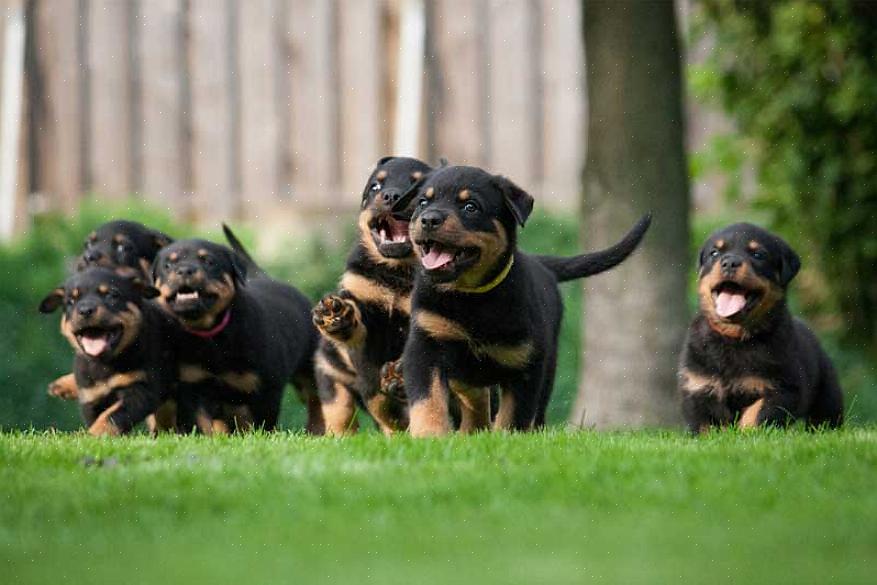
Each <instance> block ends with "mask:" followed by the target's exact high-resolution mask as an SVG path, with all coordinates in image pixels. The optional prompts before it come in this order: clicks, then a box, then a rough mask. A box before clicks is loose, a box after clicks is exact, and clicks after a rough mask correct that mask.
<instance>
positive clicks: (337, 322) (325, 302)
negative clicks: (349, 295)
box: [313, 295, 356, 333]
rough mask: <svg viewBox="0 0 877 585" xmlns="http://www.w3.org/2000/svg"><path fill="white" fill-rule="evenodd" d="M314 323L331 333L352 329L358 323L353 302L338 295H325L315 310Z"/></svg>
mask: <svg viewBox="0 0 877 585" xmlns="http://www.w3.org/2000/svg"><path fill="white" fill-rule="evenodd" d="M313 319H314V325H316V326H317V327H319V328H320V329H322V330H324V331H327V332H329V333H335V332H339V331H344V330H345V329H350V328H352V327H353V326H354V325H355V324H356V311H355V308H354V305H353V302H352V301H350V300H348V299H344V298H341V297H339V296H337V295H328V296H325V297H323V298H322V299H321V300H320V302H319V303H317V306H316V307H314V310H313Z"/></svg>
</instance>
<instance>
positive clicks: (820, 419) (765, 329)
mask: <svg viewBox="0 0 877 585" xmlns="http://www.w3.org/2000/svg"><path fill="white" fill-rule="evenodd" d="M799 268H800V260H799V258H798V255H797V254H796V253H795V252H794V251H793V250H792V249H791V248H790V247H789V246H788V244H786V242H784V241H783V240H781V239H780V238H778V237H777V236H775V235H773V234H771V233H769V232H767V231H765V230H763V229H761V228H759V227H756V226H754V225H751V224H746V223H740V224H734V225H731V226H728V227H726V228H724V229H722V230H719V231H717V232H716V233H714V234H713V235H712V236H710V237H709V239H708V240H707V241H706V243H705V244H704V246H703V248H702V249H701V252H700V257H699V290H698V292H699V298H700V306H701V310H700V312H699V314H698V315H697V316H696V317H695V319H694V322H693V323H692V324H691V327H690V328H689V331H688V336H687V339H686V341H685V345H684V347H683V351H682V355H681V359H680V370H679V377H680V392H681V395H682V405H683V412H684V414H685V419H686V423H687V425H688V427H689V429H690V430H691V431H692V432H698V431H703V430H705V429H706V428H707V427H709V426H712V425H720V426H721V425H730V424H734V423H735V422H736V423H738V424H740V425H741V426H756V425H786V424H788V423H790V422H792V421H795V420H804V421H806V422H807V424H808V425H812V426H819V425H823V424H826V425H828V426H831V427H835V426H838V425H840V424H841V423H842V421H843V393H842V392H841V389H840V385H839V383H838V380H837V375H836V374H835V371H834V367H833V366H832V364H831V360H830V359H829V358H828V356H827V354H826V353H825V351H824V350H823V349H822V348H821V347H820V345H819V341H818V340H817V339H816V336H815V335H814V334H813V332H812V331H810V329H809V328H808V327H807V326H806V325H805V324H804V323H803V322H802V321H800V320H798V319H795V318H793V317H792V316H791V314H790V313H789V310H788V307H787V305H786V300H785V297H786V290H787V287H788V285H789V283H790V281H791V280H792V279H793V278H794V276H795V274H796V273H797V272H798V269H799ZM720 294H725V295H726V296H725V299H728V298H738V299H741V300H740V301H739V303H738V304H737V305H731V304H730V303H727V304H726V305H725V306H726V307H730V308H726V309H725V310H724V312H720V309H719V307H720V304H721V301H720V297H719V295H720ZM728 295H730V296H728ZM744 297H745V304H743V301H742V299H743V298H744ZM741 306H742V308H739V307H741ZM731 311H736V312H733V313H732V314H727V313H730V312H731Z"/></svg>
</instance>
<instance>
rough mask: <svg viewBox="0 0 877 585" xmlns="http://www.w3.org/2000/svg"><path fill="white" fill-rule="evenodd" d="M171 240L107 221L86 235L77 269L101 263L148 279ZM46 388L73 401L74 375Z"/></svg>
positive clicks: (121, 222) (134, 225)
mask: <svg viewBox="0 0 877 585" xmlns="http://www.w3.org/2000/svg"><path fill="white" fill-rule="evenodd" d="M172 241H173V239H172V238H171V237H170V236H168V235H166V234H164V233H162V232H160V231H158V230H155V229H152V228H149V227H147V226H145V225H143V224H141V223H137V222H136V221H126V220H121V219H117V220H113V221H108V222H107V223H105V224H102V225H101V226H99V227H98V228H97V229H96V230H94V231H93V232H91V233H90V234H88V236H87V237H86V238H85V242H84V243H83V249H82V254H81V255H80V256H79V258H78V260H77V262H76V271H77V272H82V271H83V270H86V269H87V268H89V267H92V266H103V267H105V268H109V269H111V270H115V271H116V272H118V273H119V274H121V275H123V276H136V277H138V278H140V279H141V281H143V282H150V281H151V280H152V261H153V259H154V258H155V255H156V254H157V253H158V251H159V250H160V249H161V248H163V247H164V246H167V245H168V244H170V243H171V242H172ZM48 391H49V394H51V395H52V396H57V397H58V398H63V399H65V400H76V398H77V392H78V389H77V387H76V381H75V380H74V376H73V374H66V375H64V376H61V377H60V378H58V379H56V380H54V381H52V382H51V383H50V384H49V390H48Z"/></svg>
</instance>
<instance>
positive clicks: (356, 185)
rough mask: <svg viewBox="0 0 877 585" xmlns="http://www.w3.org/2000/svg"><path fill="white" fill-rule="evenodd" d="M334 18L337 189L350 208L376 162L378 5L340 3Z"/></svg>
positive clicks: (362, 0) (361, 0) (369, 0)
mask: <svg viewBox="0 0 877 585" xmlns="http://www.w3.org/2000/svg"><path fill="white" fill-rule="evenodd" d="M338 16H339V34H338V42H339V61H340V63H339V77H340V80H341V81H340V89H341V92H340V96H339V97H340V100H341V103H340V115H341V117H340V127H341V167H342V181H341V188H342V190H343V198H344V201H345V202H347V203H349V204H352V205H355V204H356V203H358V201H359V196H360V194H361V192H362V188H363V185H364V184H365V180H366V178H367V177H368V174H369V172H370V170H371V167H372V166H373V165H374V164H375V162H376V161H377V159H378V158H379V157H380V156H381V113H380V97H381V96H380V92H381V84H380V81H381V69H380V55H381V50H382V48H383V47H382V43H381V21H380V16H381V14H380V6H379V3H378V2H377V0H342V1H341V3H340V5H339V12H338ZM365 55H369V57H364V56H365ZM386 123H389V122H388V121H386V120H385V121H384V124H386Z"/></svg>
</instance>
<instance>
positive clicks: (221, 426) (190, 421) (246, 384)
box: [154, 240, 322, 433]
mask: <svg viewBox="0 0 877 585" xmlns="http://www.w3.org/2000/svg"><path fill="white" fill-rule="evenodd" d="M248 264H250V262H248V261H247V260H246V259H245V258H242V257H241V256H240V255H239V254H236V253H235V252H234V251H232V250H230V249H229V248H227V247H225V246H221V245H219V244H214V243H212V242H207V241H204V240H180V241H177V242H174V243H173V244H171V245H170V246H167V247H165V248H163V249H162V250H161V252H159V254H158V256H157V258H156V260H155V267H154V270H155V285H156V286H157V287H158V289H159V290H160V291H161V296H160V297H159V299H158V303H159V305H160V306H162V307H163V308H164V309H165V310H166V311H167V313H168V314H170V315H172V316H173V317H174V318H175V319H176V320H177V321H178V322H179V324H180V326H181V328H182V332H181V334H180V335H181V337H182V339H181V340H180V342H179V349H178V353H179V358H178V359H179V363H180V367H179V381H180V386H179V397H180V398H179V399H180V402H181V405H182V406H181V409H180V410H181V413H183V414H181V423H180V424H181V425H182V426H183V427H184V428H191V427H192V426H193V425H194V426H197V427H198V429H199V430H201V431H202V432H204V433H212V432H228V431H230V430H234V429H235V428H249V427H250V426H255V427H257V428H264V429H269V430H270V429H273V428H274V427H275V426H276V424H277V417H278V414H279V412H280V401H281V398H282V396H283V388H284V386H285V385H286V384H287V383H288V382H292V383H294V384H295V386H296V387H297V389H298V390H299V391H300V392H302V393H304V394H305V395H307V394H309V393H313V387H314V384H313V361H312V359H313V354H314V350H315V348H316V342H317V332H316V330H315V329H314V327H313V325H312V324H311V319H310V301H308V299H307V298H305V296H304V295H302V294H301V293H300V292H299V291H297V290H296V289H294V288H293V287H291V286H288V285H286V284H282V283H280V282H278V281H276V280H273V279H271V278H269V277H268V276H267V275H266V274H265V273H264V272H262V271H257V272H256V273H255V274H253V275H252V276H248V274H247V266H248ZM308 422H309V430H310V431H311V432H315V433H318V432H321V430H322V428H321V427H322V423H321V421H320V420H309V421H308Z"/></svg>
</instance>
